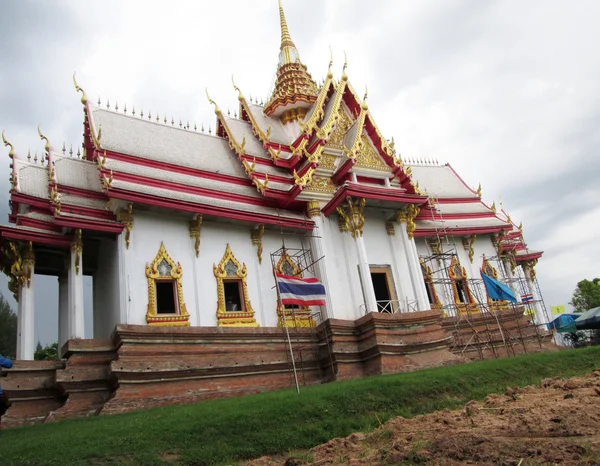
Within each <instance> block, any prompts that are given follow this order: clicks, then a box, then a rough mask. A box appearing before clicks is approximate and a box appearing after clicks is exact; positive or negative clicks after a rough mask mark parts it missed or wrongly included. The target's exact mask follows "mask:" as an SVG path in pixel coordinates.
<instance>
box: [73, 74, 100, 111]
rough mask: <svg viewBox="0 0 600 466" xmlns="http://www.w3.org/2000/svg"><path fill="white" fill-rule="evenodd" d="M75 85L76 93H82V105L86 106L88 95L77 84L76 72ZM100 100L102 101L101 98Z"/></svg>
mask: <svg viewBox="0 0 600 466" xmlns="http://www.w3.org/2000/svg"><path fill="white" fill-rule="evenodd" d="M73 85H74V86H75V91H77V92H81V103H82V104H83V105H85V104H86V103H87V95H86V94H85V91H84V90H83V89H82V88H81V87H79V84H77V80H76V79H75V73H74V72H73ZM98 100H100V98H98Z"/></svg>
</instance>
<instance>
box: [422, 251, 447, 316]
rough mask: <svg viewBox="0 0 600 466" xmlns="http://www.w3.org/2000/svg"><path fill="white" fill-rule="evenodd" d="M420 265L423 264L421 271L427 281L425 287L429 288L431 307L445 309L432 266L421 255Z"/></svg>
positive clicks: (428, 295) (428, 294)
mask: <svg viewBox="0 0 600 466" xmlns="http://www.w3.org/2000/svg"><path fill="white" fill-rule="evenodd" d="M419 265H420V266H421V272H422V273H423V280H424V281H425V288H426V289H427V297H428V298H429V304H430V305H431V309H436V310H443V306H442V303H441V301H440V298H439V296H438V294H437V291H436V289H435V283H434V280H433V272H432V271H431V267H429V266H428V265H427V264H425V261H424V260H423V258H422V257H419ZM444 316H445V313H444Z"/></svg>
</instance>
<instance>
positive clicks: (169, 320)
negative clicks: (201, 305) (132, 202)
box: [146, 241, 190, 326]
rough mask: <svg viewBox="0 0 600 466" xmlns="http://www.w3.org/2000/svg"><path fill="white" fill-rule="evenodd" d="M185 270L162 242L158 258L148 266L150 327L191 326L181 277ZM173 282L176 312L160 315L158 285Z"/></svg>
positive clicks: (147, 318)
mask: <svg viewBox="0 0 600 466" xmlns="http://www.w3.org/2000/svg"><path fill="white" fill-rule="evenodd" d="M182 275H183V269H182V268H181V264H180V263H179V262H177V263H175V261H174V260H173V259H172V258H171V256H169V254H168V253H167V250H166V248H165V245H164V243H163V242H162V241H161V243H160V248H159V249H158V253H157V254H156V257H155V258H154V260H153V261H152V263H150V264H146V278H147V279H148V309H147V312H146V322H147V323H148V325H153V326H156V325H161V326H189V325H190V323H189V318H190V315H189V314H188V312H187V308H186V305H185V301H184V299H183V288H182V284H181V277H182ZM161 282H163V283H164V282H172V283H173V286H174V287H175V289H174V293H173V294H174V298H175V303H174V304H175V312H174V313H173V314H166V313H160V314H159V313H158V306H157V299H158V298H157V295H156V292H157V287H156V284H157V283H161Z"/></svg>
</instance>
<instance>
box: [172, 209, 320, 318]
mask: <svg viewBox="0 0 600 466" xmlns="http://www.w3.org/2000/svg"><path fill="white" fill-rule="evenodd" d="M227 243H229V247H230V248H231V251H232V252H233V254H234V255H235V257H236V259H237V260H238V261H239V262H240V263H241V264H246V269H247V271H248V275H247V277H246V284H247V287H248V298H249V300H250V304H251V305H252V309H253V310H254V316H255V319H256V321H257V322H258V323H259V324H260V326H261V327H276V326H277V290H276V289H275V279H274V277H273V269H272V266H271V256H270V254H271V253H273V252H275V251H277V250H279V249H280V248H281V247H282V236H281V234H280V233H279V232H277V231H273V230H267V229H265V232H264V235H263V238H262V246H263V252H262V262H261V263H260V264H259V260H258V255H257V251H258V247H257V246H254V245H253V244H252V240H251V228H250V226H249V225H239V226H237V225H227V224H223V223H216V222H210V221H206V220H205V221H204V222H203V224H202V233H201V245H200V255H199V257H198V259H197V261H198V263H197V275H198V292H199V296H200V298H199V303H200V325H201V326H205V327H206V326H216V325H217V315H216V313H217V301H218V298H217V279H216V278H215V275H214V273H213V266H214V265H218V264H219V263H220V262H221V259H222V258H223V255H224V254H225V248H226V246H227ZM285 245H286V247H288V248H300V247H301V246H302V245H301V238H300V237H299V236H298V237H292V236H285ZM304 247H308V244H305V246H304ZM278 259H279V258H277V260H278ZM185 292H186V290H185V288H184V293H185Z"/></svg>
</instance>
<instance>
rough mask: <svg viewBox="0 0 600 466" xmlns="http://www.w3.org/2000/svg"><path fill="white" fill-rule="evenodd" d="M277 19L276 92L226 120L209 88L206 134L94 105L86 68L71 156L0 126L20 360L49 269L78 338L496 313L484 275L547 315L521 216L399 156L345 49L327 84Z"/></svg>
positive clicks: (5, 242)
mask: <svg viewBox="0 0 600 466" xmlns="http://www.w3.org/2000/svg"><path fill="white" fill-rule="evenodd" d="M290 19H291V18H290ZM279 23H280V28H281V43H280V47H279V57H278V60H277V68H276V79H275V84H274V88H273V90H272V93H271V95H270V96H269V99H268V100H267V101H266V102H264V103H262V104H259V103H258V102H257V101H252V100H250V99H249V98H246V94H245V91H246V90H245V89H244V90H242V89H240V88H239V87H238V86H237V85H236V84H235V83H233V85H232V89H231V92H232V95H237V99H238V102H239V108H238V109H237V111H236V112H235V113H232V114H229V113H227V112H223V111H222V110H221V108H220V107H219V105H218V103H217V102H215V101H214V100H212V98H211V97H210V91H209V92H207V103H206V105H211V106H212V108H213V109H214V114H215V121H216V124H215V126H214V128H215V129H214V131H213V132H211V133H208V132H207V131H202V130H201V129H200V128H197V127H190V126H189V124H177V123H175V122H174V121H172V120H171V121H168V120H167V119H166V118H165V119H163V118H160V117H159V116H158V115H155V114H144V113H143V112H140V113H135V111H133V110H132V109H127V108H116V107H112V108H107V106H106V105H105V106H101V105H96V104H95V103H93V102H92V101H91V100H90V99H89V98H88V94H86V92H85V91H84V88H85V83H82V82H77V80H76V77H75V76H73V81H74V87H75V90H76V92H77V94H76V93H75V92H74V93H73V95H74V98H78V99H80V100H81V108H82V115H81V121H82V125H83V130H84V143H83V147H82V149H81V153H80V154H79V156H78V155H77V154H72V153H69V152H68V151H66V150H64V148H63V147H57V146H55V145H53V143H52V141H54V140H55V139H57V138H59V137H60V135H49V134H44V133H43V132H42V131H41V130H40V129H38V133H39V137H40V138H41V140H42V141H43V144H44V146H45V150H44V153H43V156H42V157H41V160H39V161H36V160H32V159H31V157H30V156H24V154H23V152H21V151H20V150H19V148H17V147H15V148H13V146H12V144H11V143H10V134H7V133H3V135H2V140H3V143H4V145H5V146H6V151H8V154H7V155H8V158H10V164H11V169H12V172H11V178H10V214H9V218H8V223H7V224H6V225H4V226H1V227H0V239H1V257H0V261H1V265H2V271H3V272H4V273H5V274H6V275H7V276H8V277H9V278H10V290H11V291H12V292H13V293H14V295H15V297H16V298H17V300H18V329H19V330H18V331H19V333H18V347H17V358H18V359H20V360H32V359H33V356H34V349H35V343H36V340H35V338H34V325H33V324H34V320H35V317H36V312H38V311H37V310H36V309H38V308H39V303H35V302H34V289H35V286H36V276H39V275H50V276H54V277H56V279H57V280H58V287H59V302H58V309H59V312H58V321H59V325H58V328H59V334H58V335H57V340H58V342H59V347H60V348H67V349H68V342H69V341H71V340H77V339H84V338H86V337H87V339H90V340H91V339H98V340H100V339H102V340H107V339H110V338H113V335H114V332H115V329H116V328H117V327H119V326H137V327H135V328H139V332H150V333H152V332H164V331H166V330H165V328H166V329H168V330H169V331H170V330H173V331H184V330H185V329H186V328H188V327H189V328H192V329H194V328H201V329H204V328H207V329H213V330H214V329H218V331H219V332H227V331H229V330H230V329H231V332H230V333H231V334H232V335H233V334H235V332H241V331H244V332H247V334H251V332H267V331H270V330H269V329H275V330H273V332H280V331H281V329H282V328H283V327H284V326H289V327H290V328H291V327H300V328H307V329H308V328H315V327H317V326H318V325H321V324H323V323H324V322H327V321H330V322H333V323H336V322H337V323H336V324H335V325H338V323H339V322H341V321H347V322H357V321H360V319H364V318H365V316H367V315H370V314H371V313H376V314H400V315H404V314H414V318H415V319H416V318H417V316H418V315H420V314H419V313H425V314H426V315H427V316H429V317H427V318H428V319H432V318H434V319H443V318H447V317H460V316H465V315H477V314H478V313H483V312H486V313H491V312H501V311H502V309H505V308H507V307H508V303H503V302H496V301H493V300H490V299H489V297H488V296H487V295H486V289H485V287H484V286H483V284H482V277H481V274H482V272H483V273H486V274H488V275H490V276H493V277H494V278H495V279H496V280H499V281H502V282H504V283H506V284H507V285H508V286H510V287H511V288H512V289H513V291H514V294H515V296H516V297H517V299H518V301H519V302H518V304H519V305H522V306H523V309H524V311H525V313H526V315H530V316H531V319H532V321H533V322H534V323H537V324H541V323H544V322H545V321H546V320H547V317H546V315H545V308H544V304H543V299H542V295H541V292H540V288H539V286H538V284H537V280H536V277H535V268H534V267H535V265H536V263H537V261H538V260H539V259H540V258H541V256H542V252H541V251H535V250H531V249H529V247H528V245H527V244H526V243H525V240H524V237H523V230H522V228H521V227H519V226H517V225H515V223H514V222H513V221H512V220H511V218H510V215H509V214H508V213H507V212H505V211H504V210H503V209H502V208H500V207H498V208H496V205H495V204H493V205H488V204H486V203H485V202H484V201H483V200H482V192H481V187H479V188H478V189H474V188H472V187H470V186H469V185H468V184H467V183H466V182H465V181H463V179H462V178H461V177H460V176H459V174H458V173H456V172H455V170H454V169H453V168H452V166H451V165H449V164H439V163H437V162H436V161H433V160H412V159H411V158H410V155H408V156H407V157H401V156H400V155H399V154H398V153H397V151H396V148H395V142H394V139H393V138H392V135H384V134H382V133H381V131H380V130H379V127H378V126H377V122H376V118H375V113H376V109H374V108H371V107H370V106H369V104H368V98H367V95H361V94H359V93H357V92H356V90H355V89H354V87H353V86H352V84H351V77H350V76H349V74H351V73H350V71H349V70H348V69H347V65H346V63H344V64H343V66H338V67H337V69H336V68H334V66H333V64H332V63H329V66H328V69H327V73H326V77H325V79H324V81H322V82H317V81H316V80H315V79H313V77H312V76H311V74H310V72H309V70H308V68H307V66H306V64H305V63H304V62H303V61H302V58H301V55H300V53H299V49H298V47H297V44H296V43H295V42H294V41H293V40H292V34H291V32H293V30H294V28H295V27H300V26H299V25H294V24H293V21H290V23H289V24H290V26H291V27H288V22H287V21H286V17H285V15H284V11H283V7H282V5H281V2H280V3H279ZM274 27H275V26H274ZM290 31H291V32H290ZM298 45H300V46H301V44H298ZM275 51H276V50H275V44H273V52H274V53H275ZM273 58H274V59H275V58H276V57H275V56H274V57H273ZM274 61H275V60H274ZM321 71H323V70H319V75H320V74H321V73H320V72H321ZM267 85H268V83H265V88H266V87H267ZM257 91H258V92H261V91H263V90H260V89H259V90H257ZM76 95H77V97H76ZM41 127H43V122H42V125H41ZM34 131H35V130H34ZM5 161H6V163H8V160H6V159H5ZM292 251H295V252H294V253H292ZM300 255H302V257H309V259H308V260H305V259H302V260H303V261H305V262H306V264H308V265H306V264H305V265H303V263H301V261H300V259H299V257H300ZM274 268H276V269H277V270H278V271H280V272H281V273H285V274H288V275H296V276H302V275H304V276H314V277H316V278H318V279H319V280H320V282H321V283H322V284H323V285H324V287H325V289H326V292H327V299H326V306H320V307H315V308H311V309H291V308H287V307H283V306H280V305H279V304H278V295H277V289H276V287H275V280H274V272H273V270H274ZM84 276H91V277H93V335H84V286H83V277H84ZM523 309H522V310H521V315H522V314H523ZM527 312H529V314H527ZM286 313H287V314H286ZM425 314H423V315H425ZM432 315H433V316H434V317H431V316H432ZM361 322H362V321H361ZM333 323H332V324H331V325H333ZM339 325H341V324H339ZM141 327H144V328H143V329H142V328H141ZM127 328H134V327H127ZM240 328H241V329H244V330H241V329H240ZM136 331H138V330H136ZM185 331H188V330H185ZM189 331H191V330H189ZM214 331H217V330H214ZM157 334H158V333H157ZM220 334H221V333H220ZM222 334H223V335H226V334H227V333H222ZM256 334H259V333H256ZM227 335H228V334H227ZM245 335H246V334H245ZM67 349H64V350H63V353H64V354H65V352H67ZM340 361H341V359H340ZM340 367H341V366H340ZM115 370H116V369H115Z"/></svg>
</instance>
